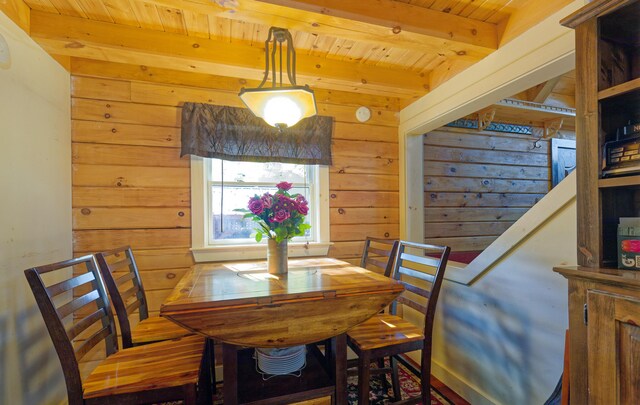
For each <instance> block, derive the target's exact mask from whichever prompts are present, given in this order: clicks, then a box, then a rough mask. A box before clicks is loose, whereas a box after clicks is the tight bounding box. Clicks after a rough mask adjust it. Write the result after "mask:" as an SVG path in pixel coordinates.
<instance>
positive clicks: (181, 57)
mask: <svg viewBox="0 0 640 405" xmlns="http://www.w3.org/2000/svg"><path fill="white" fill-rule="evenodd" d="M31 36H32V38H34V39H35V40H36V41H37V42H38V43H39V44H40V45H41V46H42V47H43V48H44V49H45V50H47V51H48V52H49V53H51V54H58V55H67V56H74V57H81V58H88V59H97V60H103V61H108V62H117V63H127V64H134V65H146V66H156V67H163V68H166V69H174V70H181V71H188V72H196V73H209V74H215V75H219V76H228V77H237V78H242V79H249V80H261V79H262V76H263V74H264V50H263V49H261V48H257V47H251V46H246V45H236V44H230V43H226V42H222V41H215V40H211V39H204V38H192V37H187V36H184V35H178V34H171V33H166V32H160V31H153V30H148V29H142V28H136V27H130V26H124V25H117V24H111V23H103V22H97V21H91V20H87V19H83V18H76V17H68V16H61V15H54V14H50V13H42V12H39V11H33V12H32V15H31ZM296 69H297V74H298V83H300V84H309V85H310V86H311V87H319V88H328V89H336V90H344V91H356V92H362V93H366V94H381V95H387V96H391V97H401V98H408V97H418V96H420V95H422V94H424V93H425V90H426V89H428V78H427V77H425V75H423V74H420V73H416V72H411V71H406V70H400V69H389V68H380V67H376V66H369V65H364V64H362V63H353V62H344V61H337V60H331V59H324V58H320V57H315V56H307V55H298V57H297V66H296Z"/></svg>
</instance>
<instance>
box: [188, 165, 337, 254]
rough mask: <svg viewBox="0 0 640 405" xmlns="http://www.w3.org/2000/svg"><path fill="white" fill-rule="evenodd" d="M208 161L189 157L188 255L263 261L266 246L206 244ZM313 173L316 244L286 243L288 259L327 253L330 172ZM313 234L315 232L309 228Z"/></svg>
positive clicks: (319, 168)
mask: <svg viewBox="0 0 640 405" xmlns="http://www.w3.org/2000/svg"><path fill="white" fill-rule="evenodd" d="M206 159H207V158H202V157H199V156H193V155H192V156H191V252H192V253H193V257H194V259H195V261H196V262H210V261H221V260H250V259H266V257H267V246H266V243H256V242H253V243H245V242H242V243H237V244H234V243H225V244H219V245H210V244H209V236H208V232H209V228H208V224H209V222H210V221H209V212H210V205H209V204H210V201H209V192H208V187H209V179H208V174H207V169H208V167H209V165H208V164H207V162H206ZM315 172H316V179H317V184H316V187H315V188H316V200H317V205H318V207H317V210H315V212H314V211H311V210H310V214H313V215H315V216H316V217H315V218H314V219H315V223H316V224H318V225H316V226H315V228H317V229H315V231H316V232H317V233H316V242H309V243H307V242H292V241H289V257H307V256H325V255H326V254H327V252H328V251H329V246H330V245H331V244H330V242H329V168H328V167H327V166H321V165H318V166H317V169H316V170H315ZM312 231H314V229H313V228H312Z"/></svg>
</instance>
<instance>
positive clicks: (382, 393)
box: [213, 364, 452, 405]
mask: <svg viewBox="0 0 640 405" xmlns="http://www.w3.org/2000/svg"><path fill="white" fill-rule="evenodd" d="M398 377H399V378H400V390H401V395H402V399H406V398H408V397H410V396H417V395H419V393H420V380H419V379H418V378H417V377H416V376H415V375H413V374H412V373H411V372H409V371H408V370H407V369H406V368H405V367H404V366H403V365H402V364H398ZM387 381H388V387H389V389H388V390H385V388H384V384H383V382H382V376H381V375H380V376H373V377H372V378H371V383H370V386H369V403H370V404H371V405H386V404H389V403H390V402H393V398H391V397H390V395H389V394H390V391H391V378H390V376H387ZM347 384H348V387H347V396H348V400H349V405H357V404H358V377H356V376H352V377H349V378H348V379H347ZM213 404H214V405H223V404H224V401H223V399H222V383H218V384H217V386H216V393H215V395H214V401H213ZM423 405H452V403H451V402H450V401H448V400H447V399H446V398H445V397H444V396H443V395H441V394H440V393H439V392H437V391H436V390H435V389H433V387H432V388H431V404H423Z"/></svg>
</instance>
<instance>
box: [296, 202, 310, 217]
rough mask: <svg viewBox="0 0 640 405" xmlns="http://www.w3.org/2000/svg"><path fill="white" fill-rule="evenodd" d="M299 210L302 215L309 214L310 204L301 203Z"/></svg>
mask: <svg viewBox="0 0 640 405" xmlns="http://www.w3.org/2000/svg"><path fill="white" fill-rule="evenodd" d="M297 208H298V212H299V213H300V214H302V215H307V214H308V213H309V206H308V205H307V204H299V205H298V207H297Z"/></svg>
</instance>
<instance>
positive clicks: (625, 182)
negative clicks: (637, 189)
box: [598, 175, 640, 188]
mask: <svg viewBox="0 0 640 405" xmlns="http://www.w3.org/2000/svg"><path fill="white" fill-rule="evenodd" d="M629 186H640V175H636V176H624V177H612V178H608V179H600V180H598V187H599V188H609V187H629Z"/></svg>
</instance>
